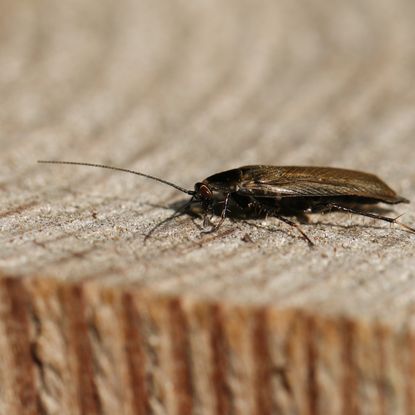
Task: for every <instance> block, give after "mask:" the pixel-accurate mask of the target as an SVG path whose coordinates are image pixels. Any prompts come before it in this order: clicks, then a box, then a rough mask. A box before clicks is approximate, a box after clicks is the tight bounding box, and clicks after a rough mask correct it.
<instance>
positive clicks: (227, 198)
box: [202, 193, 231, 233]
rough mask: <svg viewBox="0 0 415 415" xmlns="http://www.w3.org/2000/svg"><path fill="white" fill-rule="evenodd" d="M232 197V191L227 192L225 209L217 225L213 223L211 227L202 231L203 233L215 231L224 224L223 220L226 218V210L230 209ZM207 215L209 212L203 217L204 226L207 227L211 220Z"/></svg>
mask: <svg viewBox="0 0 415 415" xmlns="http://www.w3.org/2000/svg"><path fill="white" fill-rule="evenodd" d="M230 197H231V193H227V194H226V196H225V201H224V203H223V209H222V212H221V215H220V220H219V222H218V223H217V224H216V225H213V226H212V227H211V228H210V229H207V230H204V231H202V233H212V232H215V231H217V230H218V229H219V228H220V227H221V226H222V224H223V222H224V221H225V218H226V212H227V210H228V204H229V200H230ZM207 215H208V214H207V212H206V214H205V217H204V219H203V227H206V225H207V222H208V221H209V222H210V220H209V219H208V217H207Z"/></svg>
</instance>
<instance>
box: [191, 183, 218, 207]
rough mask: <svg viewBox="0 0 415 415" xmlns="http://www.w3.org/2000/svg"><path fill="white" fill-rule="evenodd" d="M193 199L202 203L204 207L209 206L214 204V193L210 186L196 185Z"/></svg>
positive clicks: (204, 184)
mask: <svg viewBox="0 0 415 415" xmlns="http://www.w3.org/2000/svg"><path fill="white" fill-rule="evenodd" d="M193 197H194V198H195V200H197V201H198V202H201V203H202V204H203V205H205V206H208V205H210V204H212V201H213V192H212V189H211V188H210V186H209V185H208V184H206V183H203V182H199V183H196V184H195V190H194V195H193Z"/></svg>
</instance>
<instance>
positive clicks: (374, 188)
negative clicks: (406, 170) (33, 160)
mask: <svg viewBox="0 0 415 415" xmlns="http://www.w3.org/2000/svg"><path fill="white" fill-rule="evenodd" d="M39 163H49V164H70V165H78V166H89V167H99V168H103V169H110V170H117V171H122V172H127V173H132V174H135V175H138V176H143V177H147V178H148V179H151V180H155V181H158V182H160V183H163V184H166V185H168V186H171V187H173V188H175V189H177V190H179V191H181V192H183V193H186V194H187V195H189V196H191V198H190V200H189V201H188V202H187V203H186V204H185V205H184V206H183V207H182V209H180V210H179V211H178V212H176V213H175V214H173V215H172V216H171V217H170V218H168V220H169V219H171V218H173V217H176V216H179V215H180V214H183V212H185V211H187V209H189V208H190V206H191V205H193V204H195V203H198V204H199V205H200V206H201V208H202V212H203V214H204V220H203V227H204V229H205V230H204V232H214V231H216V230H218V229H219V227H220V226H221V225H222V223H223V222H224V220H225V218H226V216H227V215H228V213H229V212H230V206H231V205H232V206H234V208H236V209H238V210H239V211H240V212H242V213H243V214H246V213H252V212H254V215H259V214H262V215H266V216H274V217H276V218H277V219H279V220H280V221H282V222H284V223H286V224H287V225H289V226H291V227H294V228H296V229H297V231H298V232H299V233H300V234H301V235H302V237H303V238H304V239H305V240H306V241H307V242H308V243H309V244H310V245H313V244H314V243H313V241H312V240H311V239H310V238H309V237H308V236H307V234H306V233H305V232H304V231H303V230H302V229H301V227H300V225H299V224H297V223H296V222H293V221H292V220H290V219H288V217H287V216H297V217H300V216H301V215H304V213H309V212H326V211H331V210H337V211H341V212H349V213H352V214H356V215H361V216H367V217H370V218H374V219H378V220H382V221H385V222H389V223H396V224H398V225H399V226H401V227H403V228H405V229H406V230H408V231H410V232H412V233H415V229H414V228H411V227H410V226H408V225H405V224H403V223H401V222H399V221H398V218H399V217H397V218H391V217H388V216H383V215H380V214H378V213H375V212H373V211H368V210H367V205H375V204H377V203H386V204H390V205H395V204H398V203H409V200H408V199H405V198H404V197H402V196H399V195H398V194H397V193H396V192H395V191H394V190H392V189H391V188H390V187H389V186H388V185H387V184H386V183H385V182H384V181H382V180H381V179H379V178H378V177H377V176H375V175H373V174H370V173H364V172H361V171H356V170H346V169H340V168H334V167H310V166H268V165H252V166H242V167H238V168H236V169H231V170H226V171H223V172H220V173H216V174H213V175H212V176H209V177H207V178H206V179H204V180H202V181H201V182H197V183H196V184H195V186H194V190H188V189H185V188H184V187H181V186H178V185H177V184H175V183H171V182H169V181H167V180H164V179H161V178H159V177H155V176H151V175H149V174H145V173H141V172H138V171H134V170H129V169H123V168H119V167H112V166H107V165H103V164H94V163H83V162H75V161H46V160H40V161H39ZM218 206H219V207H220V210H218V209H217V207H218ZM215 213H218V215H219V220H218V222H217V223H216V224H215V225H213V224H212V223H211V222H210V220H209V219H208V215H209V214H212V216H213V215H214V214H215ZM165 222H166V221H163V222H162V223H165ZM209 224H210V225H211V226H210V228H209V229H207V228H208V227H209Z"/></svg>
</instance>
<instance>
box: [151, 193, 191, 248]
mask: <svg viewBox="0 0 415 415" xmlns="http://www.w3.org/2000/svg"><path fill="white" fill-rule="evenodd" d="M193 201H194V198H193V197H192V198H191V199H190V200H189V201H188V202H187V203H186V204H185V205H183V206H182V207H180V208H179V209H178V210H176V211H175V212H174V213H173V214H172V215H170V216H169V217H167V218H166V219H164V220H162V221H161V222H159V223H157V224H156V225H155V226H153V227H152V228H151V229H150V231H149V232H148V233H147V234H146V235H145V236H144V243H146V242H147V240H148V239H150V238H151V236H152V235H153V233H154V232H155V231H156V230H157V229H158V228H160V227H162V226H163V225H164V224H166V223H167V222H170V221H172V220H173V219H176V218H178V217H179V216H182V215H184V214H185V213H186V211H187V209H188V208H189V206H190V205H191V204H192V203H193Z"/></svg>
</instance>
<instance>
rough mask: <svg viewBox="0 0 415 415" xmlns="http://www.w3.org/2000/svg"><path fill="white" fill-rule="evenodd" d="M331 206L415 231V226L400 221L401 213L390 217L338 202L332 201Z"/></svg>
mask: <svg viewBox="0 0 415 415" xmlns="http://www.w3.org/2000/svg"><path fill="white" fill-rule="evenodd" d="M330 206H332V207H333V208H335V209H338V210H342V211H343V212H349V213H354V214H356V215H361V216H367V217H368V218H373V219H379V220H383V221H384V222H389V223H396V224H397V225H399V226H402V227H403V228H404V229H406V230H408V231H409V232H412V233H415V229H414V228H411V227H410V226H408V225H405V224H404V223H402V222H399V221H398V219H399V218H400V217H401V216H402V215H399V216H398V217H397V218H389V217H388V216H383V215H378V214H377V213H372V212H366V211H364V210H359V209H354V208H349V207H346V206H341V205H337V204H336V203H330Z"/></svg>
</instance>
